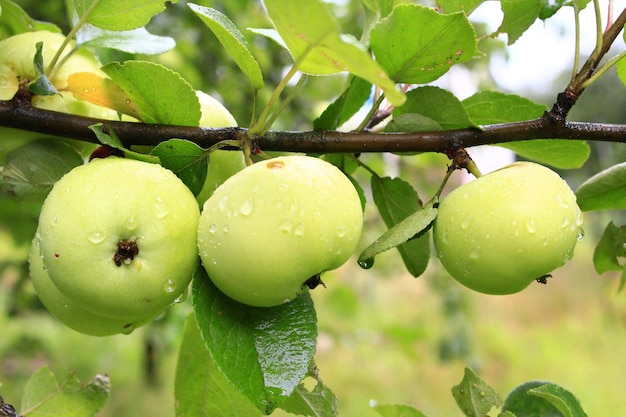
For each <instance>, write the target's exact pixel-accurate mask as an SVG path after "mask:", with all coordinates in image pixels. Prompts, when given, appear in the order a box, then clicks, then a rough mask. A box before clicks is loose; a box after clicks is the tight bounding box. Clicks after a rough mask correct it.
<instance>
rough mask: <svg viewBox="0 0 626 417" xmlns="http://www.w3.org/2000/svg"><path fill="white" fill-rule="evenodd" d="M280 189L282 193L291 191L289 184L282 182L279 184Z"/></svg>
mask: <svg viewBox="0 0 626 417" xmlns="http://www.w3.org/2000/svg"><path fill="white" fill-rule="evenodd" d="M278 191H279V192H281V193H286V192H287V191H289V184H285V183H282V184H280V185H279V186H278Z"/></svg>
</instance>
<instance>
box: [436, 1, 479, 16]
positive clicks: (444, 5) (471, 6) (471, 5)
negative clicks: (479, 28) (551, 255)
mask: <svg viewBox="0 0 626 417" xmlns="http://www.w3.org/2000/svg"><path fill="white" fill-rule="evenodd" d="M483 1H485V0H439V1H438V2H437V3H439V6H440V7H441V9H442V11H443V12H444V13H447V14H449V13H454V12H463V13H465V15H466V16H469V15H470V14H472V12H473V11H474V10H475V9H476V8H477V7H478V6H480V5H481V4H482V3H483Z"/></svg>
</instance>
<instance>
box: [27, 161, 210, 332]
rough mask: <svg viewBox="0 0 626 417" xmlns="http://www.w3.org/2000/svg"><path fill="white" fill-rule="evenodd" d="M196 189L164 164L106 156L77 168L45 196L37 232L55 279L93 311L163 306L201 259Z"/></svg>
mask: <svg viewBox="0 0 626 417" xmlns="http://www.w3.org/2000/svg"><path fill="white" fill-rule="evenodd" d="M199 216H200V210H199V206H198V203H197V202H196V199H195V197H194V196H193V194H192V193H191V191H189V189H188V188H187V187H186V186H185V185H184V184H183V183H182V181H181V180H180V179H179V178H178V177H177V176H176V175H175V174H174V173H172V172H171V171H169V170H167V169H165V168H163V167H162V166H161V165H158V164H151V163H147V162H141V161H136V160H131V159H125V158H118V157H108V158H105V159H94V160H93V161H91V162H89V163H88V164H86V165H82V166H79V167H77V168H74V169H73V170H72V171H70V172H69V173H68V174H66V175H65V176H64V177H63V178H61V179H60V180H59V181H58V182H56V183H55V185H54V187H53V189H52V191H51V192H50V194H49V195H48V196H47V198H46V200H45V202H44V204H43V207H42V209H41V214H40V218H39V225H38V233H37V236H36V239H38V241H39V242H38V244H39V246H40V251H41V255H42V257H43V258H42V259H43V263H44V265H45V268H46V269H47V272H48V275H49V276H50V280H51V281H52V282H53V283H54V285H55V287H56V288H57V289H58V290H59V292H60V293H61V294H63V296H65V297H66V298H67V299H68V300H70V301H71V302H72V303H73V304H75V305H76V306H78V307H80V308H83V309H85V310H87V311H89V312H91V313H92V314H95V315H98V316H104V317H111V318H115V319H122V320H128V319H129V318H137V317H148V316H154V315H156V314H159V313H160V312H162V311H163V310H165V309H166V308H167V307H168V306H169V305H171V303H172V302H173V301H174V300H175V299H176V298H177V297H179V296H180V295H181V294H182V293H183V292H184V291H185V290H186V289H187V287H188V284H189V282H190V280H191V277H192V274H193V271H194V269H195V268H196V266H197V264H198V252H197V246H196V238H197V230H198V219H199Z"/></svg>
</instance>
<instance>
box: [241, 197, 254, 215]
mask: <svg viewBox="0 0 626 417" xmlns="http://www.w3.org/2000/svg"><path fill="white" fill-rule="evenodd" d="M239 211H240V212H241V214H243V215H244V216H249V215H250V214H252V212H253V211H254V201H252V199H251V198H249V199H247V200H246V201H244V202H243V204H242V205H241V207H240V208H239Z"/></svg>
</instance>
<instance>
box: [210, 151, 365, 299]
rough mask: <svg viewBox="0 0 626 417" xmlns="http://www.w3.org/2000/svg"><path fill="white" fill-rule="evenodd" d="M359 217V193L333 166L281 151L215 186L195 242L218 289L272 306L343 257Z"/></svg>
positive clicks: (313, 281) (302, 288) (348, 251)
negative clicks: (276, 155) (286, 154)
mask: <svg viewBox="0 0 626 417" xmlns="http://www.w3.org/2000/svg"><path fill="white" fill-rule="evenodd" d="M362 224H363V211H362V208H361V202H360V199H359V195H358V193H357V191H356V190H355V188H354V186H353V185H352V183H351V182H350V180H349V179H348V177H346V175H344V174H343V173H342V172H341V171H340V170H339V169H338V168H337V167H335V166H334V165H332V164H330V163H328V162H326V161H323V160H322V159H319V158H314V157H309V156H300V155H295V156H283V157H277V158H273V159H269V160H265V161H261V162H257V163H255V164H253V165H251V166H248V167H247V168H245V169H244V170H242V171H240V172H238V173H236V174H235V175H233V176H232V177H230V178H229V179H228V180H226V181H225V182H224V183H223V184H222V185H221V186H219V187H218V188H217V189H216V190H215V192H214V193H213V195H212V196H211V197H210V198H209V199H208V200H207V201H206V203H205V204H204V207H203V210H202V214H201V216H200V224H199V229H198V248H199V252H200V257H201V259H202V263H203V265H204V268H205V269H206V271H207V273H208V275H209V277H210V278H211V280H212V281H213V283H214V284H215V285H216V286H217V287H218V288H219V289H220V290H221V291H222V292H223V293H225V294H226V295H227V296H229V297H231V298H233V299H235V300H237V301H239V302H241V303H244V304H248V305H252V306H256V307H270V306H276V305H280V304H283V303H286V302H289V301H291V300H293V299H294V298H296V297H297V296H298V295H299V294H300V293H302V292H303V291H306V290H307V289H308V288H310V287H314V286H315V285H316V284H317V283H319V282H320V274H321V273H323V272H324V271H328V270H332V269H335V268H338V267H339V266H341V265H342V264H343V263H345V262H346V260H347V259H348V258H349V257H350V255H351V254H352V253H353V251H354V249H355V247H356V245H357V243H358V241H359V237H360V235H361V228H362Z"/></svg>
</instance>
